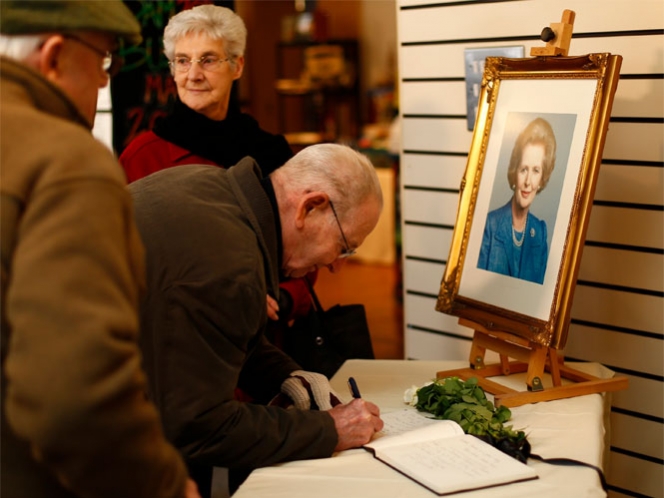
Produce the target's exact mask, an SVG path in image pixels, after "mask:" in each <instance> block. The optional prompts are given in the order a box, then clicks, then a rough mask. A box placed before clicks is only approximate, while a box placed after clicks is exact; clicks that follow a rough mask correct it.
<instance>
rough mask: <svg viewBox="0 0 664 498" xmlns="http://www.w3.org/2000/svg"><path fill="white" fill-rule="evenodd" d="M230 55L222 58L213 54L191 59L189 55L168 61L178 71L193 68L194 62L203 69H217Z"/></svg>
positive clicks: (184, 71)
mask: <svg viewBox="0 0 664 498" xmlns="http://www.w3.org/2000/svg"><path fill="white" fill-rule="evenodd" d="M229 60H231V59H230V57H227V58H225V59H220V58H219V57H213V56H211V55H208V56H205V57H201V58H200V59H190V58H188V57H176V58H175V59H173V60H172V61H169V62H168V63H169V64H170V66H171V67H172V68H174V69H175V70H176V71H177V72H178V73H186V72H187V71H189V70H190V69H191V65H192V64H193V63H194V62H197V63H199V64H200V65H201V67H202V68H203V71H216V70H217V69H219V66H221V64H223V63H224V62H228V61H229Z"/></svg>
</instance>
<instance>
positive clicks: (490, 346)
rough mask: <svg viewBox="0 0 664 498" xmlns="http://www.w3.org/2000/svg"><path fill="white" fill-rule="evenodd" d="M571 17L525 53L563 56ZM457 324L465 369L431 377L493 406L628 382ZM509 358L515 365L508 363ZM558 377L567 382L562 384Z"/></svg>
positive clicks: (509, 337) (550, 351) (551, 351)
mask: <svg viewBox="0 0 664 498" xmlns="http://www.w3.org/2000/svg"><path fill="white" fill-rule="evenodd" d="M574 17H575V13H574V12H573V11H571V10H564V11H563V15H562V19H561V22H559V23H552V24H550V27H548V28H544V29H543V30H542V34H541V39H542V41H544V42H546V46H544V47H533V48H531V50H530V55H531V56H535V57H542V56H545V57H548V56H553V57H555V56H563V57H565V56H567V54H568V52H569V45H570V42H571V39H572V28H573V25H574ZM459 324H461V325H464V326H466V327H470V328H472V329H473V330H474V331H475V333H474V336H473V344H472V347H471V350H470V367H469V368H461V369H456V370H446V371H441V372H437V373H436V378H438V379H440V378H444V377H459V378H461V379H462V380H468V379H469V378H471V377H476V378H477V379H478V383H479V385H480V386H481V387H482V388H483V389H484V390H485V391H486V392H489V393H492V394H494V404H495V405H496V406H500V405H503V406H507V407H510V406H520V405H523V404H526V403H535V402H538V401H550V400H554V399H562V398H571V397H574V396H582V395H585V394H593V393H600V392H608V391H620V390H623V389H627V385H628V379H627V378H626V377H616V378H612V379H602V378H599V377H595V376H593V375H590V374H587V373H584V372H581V371H579V370H576V369H573V368H571V367H569V366H566V365H565V364H564V363H563V358H562V356H559V355H558V352H557V350H556V349H555V348H552V347H547V346H543V345H541V344H538V343H535V342H533V341H529V340H527V339H525V338H523V337H519V336H517V335H515V334H512V333H509V332H502V331H496V330H493V329H491V330H489V329H487V328H485V327H484V326H482V325H481V324H479V323H476V322H474V321H471V320H467V319H464V318H461V319H459ZM487 350H490V351H495V352H496V353H498V355H499V357H500V362H499V363H495V364H491V365H485V362H484V357H485V354H486V351H487ZM510 358H512V359H514V360H515V361H511V360H510ZM523 372H526V373H527V374H526V388H527V390H526V391H517V390H515V389H511V388H509V387H506V386H503V385H501V384H499V383H497V382H494V381H492V380H489V377H495V376H500V375H503V376H506V375H510V374H513V373H523ZM545 372H547V373H549V374H550V375H551V382H552V384H553V386H552V387H548V388H546V389H545V388H544V382H543V379H544V377H543V376H544V373H545ZM562 379H567V380H569V381H572V382H573V383H572V384H570V383H567V384H566V385H563V382H562Z"/></svg>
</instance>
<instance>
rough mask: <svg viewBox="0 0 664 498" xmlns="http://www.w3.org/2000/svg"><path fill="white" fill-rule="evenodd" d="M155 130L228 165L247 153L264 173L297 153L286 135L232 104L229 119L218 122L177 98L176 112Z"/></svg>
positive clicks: (183, 145)
mask: <svg viewBox="0 0 664 498" xmlns="http://www.w3.org/2000/svg"><path fill="white" fill-rule="evenodd" d="M154 133H155V134H156V135H157V136H158V137H160V138H163V139H164V140H168V141H169V142H172V143H174V144H175V145H178V146H180V147H182V148H184V149H187V150H188V151H190V152H191V153H193V154H195V155H197V156H201V157H204V158H206V159H208V160H210V161H214V162H215V163H216V164H218V165H219V166H223V167H225V168H229V167H231V166H234V165H235V164H237V163H238V162H239V161H240V159H242V158H243V157H245V156H251V157H253V158H254V159H255V160H256V162H257V163H258V164H259V166H260V167H261V170H262V171H263V174H264V175H268V174H269V173H271V172H272V171H274V169H276V168H278V167H279V166H281V165H282V164H283V163H285V162H286V161H287V160H288V159H290V158H291V157H292V155H293V153H292V151H291V149H290V146H289V145H288V143H287V142H286V140H285V139H284V137H283V136H281V135H272V134H271V133H268V132H266V131H264V130H261V128H260V127H259V126H258V122H257V121H256V120H255V119H254V118H252V117H251V116H249V115H248V114H244V113H242V112H240V110H239V108H238V107H237V106H232V105H231V107H230V108H229V110H228V115H227V116H226V119H224V120H223V121H215V120H213V119H209V118H207V117H205V116H204V115H202V114H200V113H198V112H196V111H194V110H192V109H190V108H189V107H187V106H186V105H185V104H183V103H182V102H181V101H180V99H177V100H176V101H175V105H174V107H173V111H172V112H171V113H170V114H169V115H168V116H167V117H165V118H164V119H162V120H161V121H159V123H158V124H157V125H156V126H155V129H154Z"/></svg>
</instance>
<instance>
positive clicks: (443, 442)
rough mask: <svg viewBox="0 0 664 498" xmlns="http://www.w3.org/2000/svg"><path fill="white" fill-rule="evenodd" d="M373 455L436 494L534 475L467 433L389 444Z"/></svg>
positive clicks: (534, 474)
mask: <svg viewBox="0 0 664 498" xmlns="http://www.w3.org/2000/svg"><path fill="white" fill-rule="evenodd" d="M375 456H376V458H378V459H379V460H382V461H383V462H385V463H387V464H388V465H390V466H391V467H393V468H395V469H396V470H398V471H400V472H401V473H403V474H405V475H407V476H408V477H410V478H411V479H413V480H415V481H417V482H419V483H420V484H422V485H424V486H425V487H427V488H429V489H431V490H432V491H434V492H436V493H438V494H446V493H452V492H457V491H461V490H469V489H477V488H483V487H488V486H495V485H498V484H507V483H511V482H515V481H521V480H527V479H535V478H537V474H536V473H535V471H534V470H533V469H532V468H531V467H528V466H527V465H525V464H523V463H521V462H519V461H518V460H516V459H514V458H512V457H510V456H509V455H506V454H505V453H503V452H501V451H500V450H497V449H496V448H494V447H493V446H491V445H489V444H487V443H485V442H483V441H480V440H479V439H477V438H476V437H474V436H470V435H466V434H464V435H461V436H455V437H444V438H439V439H432V438H430V439H429V440H422V441H419V442H416V443H406V444H402V445H398V446H394V445H389V446H386V447H381V448H377V449H376V451H375Z"/></svg>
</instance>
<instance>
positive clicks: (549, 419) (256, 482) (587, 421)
mask: <svg viewBox="0 0 664 498" xmlns="http://www.w3.org/2000/svg"><path fill="white" fill-rule="evenodd" d="M465 366H467V363H466V362H451V361H406V360H351V361H348V362H346V363H345V364H344V365H343V367H342V368H341V369H340V370H339V372H338V373H337V375H335V377H334V378H333V379H332V386H333V388H334V389H335V390H336V391H337V392H338V393H339V394H340V395H342V397H343V396H345V397H346V400H350V395H349V394H348V387H347V384H346V382H347V379H348V377H349V376H352V377H354V378H355V380H356V381H357V383H358V386H359V389H360V392H361V394H362V397H363V398H365V399H367V400H369V401H372V402H374V403H376V404H377V405H378V406H379V407H380V408H381V411H382V412H384V413H387V412H390V411H394V410H400V409H403V408H404V407H406V406H407V405H405V404H404V402H403V393H404V391H405V390H406V389H407V388H409V387H410V386H412V385H416V386H418V387H419V386H421V385H422V384H424V383H425V382H427V381H429V380H431V379H433V378H434V377H435V374H436V372H438V371H440V370H448V369H453V368H462V367H465ZM575 368H578V369H579V370H584V371H586V372H588V373H591V374H593V375H596V376H598V377H610V376H611V374H612V372H610V371H609V370H608V369H605V368H604V367H602V366H601V365H598V364H580V365H579V364H575ZM524 375H525V374H515V375H511V376H509V377H508V378H504V377H494V378H493V379H492V380H496V381H498V382H501V383H503V384H505V385H509V387H513V388H515V389H519V390H524V388H525V380H524V379H525V377H524ZM545 385H546V384H545ZM605 404H606V403H605V400H604V396H603V395H600V394H591V395H587V396H578V397H575V398H569V399H563V400H556V401H548V402H542V403H535V404H530V405H524V406H520V407H516V408H511V410H512V420H511V421H510V422H509V423H511V424H512V425H513V426H514V428H515V429H522V430H525V431H526V433H527V434H528V440H529V441H530V443H531V445H532V452H533V453H534V454H538V455H541V456H542V457H544V458H554V457H565V458H573V459H576V460H580V461H583V462H587V463H590V464H592V465H595V466H597V467H603V465H602V464H603V456H604V437H605V426H606V423H607V422H606V420H605ZM528 465H530V466H532V467H533V468H534V469H535V470H536V472H537V474H538V475H539V479H537V480H534V481H528V482H521V483H514V484H510V485H506V486H499V487H494V488H488V489H483V490H476V491H470V492H465V493H459V494H457V495H455V496H464V497H473V498H475V497H491V498H496V497H503V496H504V497H510V498H518V497H523V498H533V497H536V498H561V497H565V498H575V497H579V498H580V497H600V496H606V495H605V493H604V492H603V491H602V488H601V485H600V482H599V478H598V476H597V473H596V472H595V471H594V470H592V469H590V468H587V467H582V466H557V465H550V464H546V463H541V462H538V461H535V460H529V462H528ZM434 496H436V495H435V494H434V493H432V492H431V491H429V490H427V489H426V488H424V487H422V486H420V485H419V484H417V483H415V482H414V481H412V480H410V479H408V478H407V477H405V476H403V475H401V474H399V473H398V472H396V471H395V470H392V469H391V468H390V467H388V466H387V465H385V464H383V463H381V462H380V461H378V460H376V459H375V458H374V457H373V455H372V454H371V453H369V452H368V451H366V450H364V449H354V450H348V451H343V452H340V453H337V454H335V455H334V456H333V457H331V458H326V459H320V460H305V461H296V462H289V463H285V464H281V465H275V466H273V467H267V468H263V469H258V470H256V471H254V472H253V473H252V474H251V475H250V476H249V478H248V479H247V481H245V483H244V484H243V485H242V486H241V487H240V489H239V490H238V491H237V492H236V493H235V494H234V495H233V497H234V498H263V497H264V498H268V497H269V498H298V497H302V498H327V497H330V498H332V497H342V498H355V497H357V498H371V497H380V498H419V497H422V498H425V497H426V498H431V497H434Z"/></svg>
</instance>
